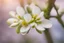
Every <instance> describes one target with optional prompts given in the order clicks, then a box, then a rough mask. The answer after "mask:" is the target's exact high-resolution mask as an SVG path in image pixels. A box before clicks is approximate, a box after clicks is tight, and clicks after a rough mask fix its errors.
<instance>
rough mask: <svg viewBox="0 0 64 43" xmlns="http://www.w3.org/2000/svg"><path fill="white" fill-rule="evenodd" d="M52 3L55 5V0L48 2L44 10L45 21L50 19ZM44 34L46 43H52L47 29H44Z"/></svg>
mask: <svg viewBox="0 0 64 43" xmlns="http://www.w3.org/2000/svg"><path fill="white" fill-rule="evenodd" d="M54 3H55V0H48V7H47V9H45V11H44V17H45V18H46V19H49V18H50V12H51V10H52V8H53V5H54ZM44 33H45V36H46V39H47V42H48V43H53V40H52V37H51V35H50V32H49V29H46V30H45V31H44Z"/></svg>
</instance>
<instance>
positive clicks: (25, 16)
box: [23, 14, 32, 22]
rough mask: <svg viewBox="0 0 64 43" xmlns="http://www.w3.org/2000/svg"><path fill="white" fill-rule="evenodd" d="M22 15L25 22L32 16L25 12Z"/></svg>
mask: <svg viewBox="0 0 64 43" xmlns="http://www.w3.org/2000/svg"><path fill="white" fill-rule="evenodd" d="M23 17H24V19H25V21H26V22H30V21H31V19H32V17H31V15H30V14H25V15H24V16H23Z"/></svg>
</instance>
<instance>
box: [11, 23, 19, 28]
mask: <svg viewBox="0 0 64 43" xmlns="http://www.w3.org/2000/svg"><path fill="white" fill-rule="evenodd" d="M17 25H18V23H12V24H11V25H10V27H16V26H17Z"/></svg>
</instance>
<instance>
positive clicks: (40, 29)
mask: <svg viewBox="0 0 64 43" xmlns="http://www.w3.org/2000/svg"><path fill="white" fill-rule="evenodd" d="M36 29H37V30H39V31H40V32H43V31H44V30H45V29H44V27H43V26H42V25H37V26H36Z"/></svg>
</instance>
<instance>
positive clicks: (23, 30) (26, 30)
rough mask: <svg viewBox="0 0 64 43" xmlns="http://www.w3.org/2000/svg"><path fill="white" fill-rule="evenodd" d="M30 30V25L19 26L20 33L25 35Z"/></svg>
mask: <svg viewBox="0 0 64 43" xmlns="http://www.w3.org/2000/svg"><path fill="white" fill-rule="evenodd" d="M29 30H30V26H27V27H21V29H20V32H21V34H22V35H25V34H27V33H28V31H29Z"/></svg>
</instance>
